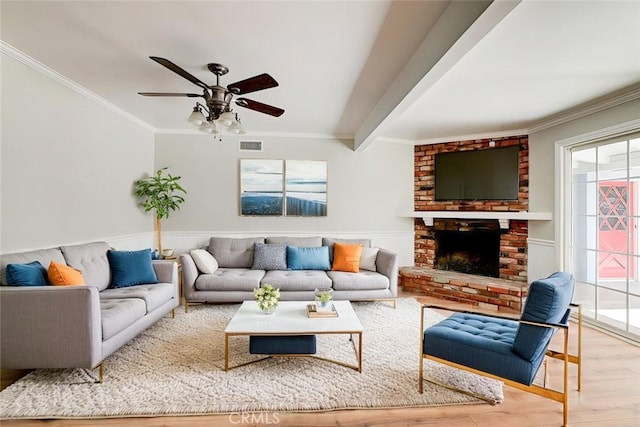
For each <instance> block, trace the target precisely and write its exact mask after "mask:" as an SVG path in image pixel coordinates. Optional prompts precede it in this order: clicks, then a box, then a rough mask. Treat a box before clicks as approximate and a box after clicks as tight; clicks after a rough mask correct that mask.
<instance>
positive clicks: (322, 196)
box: [240, 159, 327, 216]
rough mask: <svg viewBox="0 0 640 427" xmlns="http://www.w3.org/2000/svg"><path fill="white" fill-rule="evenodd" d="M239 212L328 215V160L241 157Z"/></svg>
mask: <svg viewBox="0 0 640 427" xmlns="http://www.w3.org/2000/svg"><path fill="white" fill-rule="evenodd" d="M240 215H243V216H327V162H326V161H317V160H286V161H285V160H265V159H241V160H240Z"/></svg>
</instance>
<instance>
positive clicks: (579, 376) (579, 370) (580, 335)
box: [577, 304, 582, 391]
mask: <svg viewBox="0 0 640 427" xmlns="http://www.w3.org/2000/svg"><path fill="white" fill-rule="evenodd" d="M577 364H578V391H580V390H582V304H578V355H577Z"/></svg>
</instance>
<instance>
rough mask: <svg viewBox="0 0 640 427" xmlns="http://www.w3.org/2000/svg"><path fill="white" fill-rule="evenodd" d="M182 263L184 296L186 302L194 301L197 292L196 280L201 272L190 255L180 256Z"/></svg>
mask: <svg viewBox="0 0 640 427" xmlns="http://www.w3.org/2000/svg"><path fill="white" fill-rule="evenodd" d="M180 263H181V264H182V296H184V298H185V300H186V301H192V300H193V299H194V293H195V291H196V279H197V278H198V276H199V275H200V272H199V271H198V267H196V263H195V262H193V258H192V257H191V255H189V254H182V255H180Z"/></svg>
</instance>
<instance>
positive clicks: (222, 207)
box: [155, 122, 413, 262]
mask: <svg viewBox="0 0 640 427" xmlns="http://www.w3.org/2000/svg"><path fill="white" fill-rule="evenodd" d="M247 123H248V122H247ZM239 139H240V138H239V137H238V136H224V140H223V142H217V141H214V140H213V138H212V137H211V136H208V135H199V134H192V135H157V136H156V152H155V164H156V166H157V167H163V166H169V167H170V171H171V172H172V173H174V174H177V175H180V176H182V181H181V182H182V183H183V185H184V187H185V188H186V189H187V191H188V195H187V201H186V203H184V205H183V207H182V208H181V210H180V211H179V212H176V213H173V214H172V215H171V217H170V218H169V219H168V220H166V221H164V222H163V228H164V229H165V230H167V231H168V232H169V233H170V235H171V234H173V235H174V236H175V235H176V234H180V233H179V232H192V233H197V232H203V234H207V233H208V234H210V232H213V233H220V232H224V233H225V234H229V233H237V234H242V233H247V234H251V233H254V234H265V233H268V234H278V233H289V234H292V233H295V234H323V235H328V234H331V235H339V234H354V233H356V234H367V233H369V234H377V235H385V236H390V240H393V239H395V238H396V237H397V238H399V239H403V243H402V244H401V246H402V247H403V249H402V250H404V248H409V250H410V251H411V253H410V254H404V255H403V259H404V261H405V262H412V257H413V254H412V248H413V220H412V219H410V218H402V217H399V216H397V212H398V211H400V210H403V209H404V210H405V211H410V210H411V208H410V207H411V206H412V203H413V146H411V145H402V144H392V143H380V144H374V145H372V146H371V147H370V148H369V149H367V150H365V151H364V152H354V151H353V150H352V149H350V148H348V147H347V145H348V144H345V143H343V142H342V141H339V140H335V139H321V138H303V137H300V138H292V137H286V138H285V137H273V136H268V137H259V136H247V135H244V136H242V138H241V139H244V140H262V141H264V151H262V152H240V151H239ZM242 158H265V159H285V160H286V159H293V160H326V161H327V162H328V200H327V210H328V215H327V216H326V217H304V218H301V217H243V216H240V214H239V186H240V184H239V181H240V176H239V170H240V159H242ZM407 207H409V209H406V208H407ZM171 232H173V233H171ZM404 240H406V241H404ZM378 243H379V244H383V243H382V242H381V241H379V242H378ZM374 244H376V242H374ZM176 247H179V243H176ZM395 249H398V250H400V249H399V248H397V247H396V248H395ZM408 257H411V260H408V259H407V258H408Z"/></svg>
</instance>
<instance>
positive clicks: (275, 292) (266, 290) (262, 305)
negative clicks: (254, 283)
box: [253, 284, 280, 314]
mask: <svg viewBox="0 0 640 427" xmlns="http://www.w3.org/2000/svg"><path fill="white" fill-rule="evenodd" d="M253 296H254V297H255V299H256V303H257V304H258V308H259V309H260V310H261V311H262V312H263V313H264V314H273V313H275V311H276V307H277V306H278V302H279V301H280V289H278V288H274V287H273V286H271V285H269V284H264V285H262V287H261V288H256V289H254V290H253Z"/></svg>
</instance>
